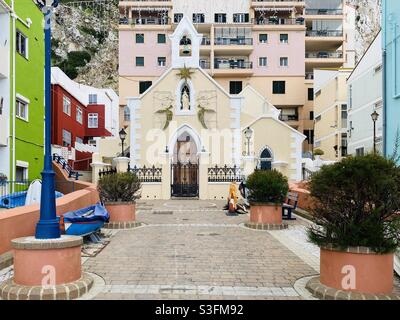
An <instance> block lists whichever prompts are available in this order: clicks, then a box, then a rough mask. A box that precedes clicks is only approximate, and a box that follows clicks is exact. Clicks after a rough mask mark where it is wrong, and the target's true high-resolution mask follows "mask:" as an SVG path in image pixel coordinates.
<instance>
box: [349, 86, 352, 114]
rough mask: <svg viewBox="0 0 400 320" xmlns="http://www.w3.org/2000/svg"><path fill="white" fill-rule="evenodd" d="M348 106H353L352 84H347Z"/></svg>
mask: <svg viewBox="0 0 400 320" xmlns="http://www.w3.org/2000/svg"><path fill="white" fill-rule="evenodd" d="M349 107H350V109H352V108H353V85H350V86H349Z"/></svg>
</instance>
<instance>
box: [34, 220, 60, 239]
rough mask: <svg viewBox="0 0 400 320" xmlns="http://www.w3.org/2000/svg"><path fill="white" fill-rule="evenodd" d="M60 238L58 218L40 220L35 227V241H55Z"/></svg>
mask: <svg viewBox="0 0 400 320" xmlns="http://www.w3.org/2000/svg"><path fill="white" fill-rule="evenodd" d="M59 237H60V222H59V218H56V219H55V220H54V219H53V220H40V221H39V222H38V223H37V225H36V233H35V238H36V239H57V238H59Z"/></svg>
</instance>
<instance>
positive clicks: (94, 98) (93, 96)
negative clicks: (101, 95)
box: [89, 94, 97, 104]
mask: <svg viewBox="0 0 400 320" xmlns="http://www.w3.org/2000/svg"><path fill="white" fill-rule="evenodd" d="M89 104H97V94H89Z"/></svg>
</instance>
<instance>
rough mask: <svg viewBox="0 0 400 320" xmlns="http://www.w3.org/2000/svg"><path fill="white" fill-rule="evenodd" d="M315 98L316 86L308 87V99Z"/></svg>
mask: <svg viewBox="0 0 400 320" xmlns="http://www.w3.org/2000/svg"><path fill="white" fill-rule="evenodd" d="M313 100H314V88H308V101H313Z"/></svg>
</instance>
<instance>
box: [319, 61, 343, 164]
mask: <svg viewBox="0 0 400 320" xmlns="http://www.w3.org/2000/svg"><path fill="white" fill-rule="evenodd" d="M350 73H351V69H337V70H315V71H314V86H315V107H314V108H315V111H314V112H315V142H314V149H321V150H322V151H323V152H324V155H323V156H322V157H321V158H322V159H324V160H330V161H336V160H340V159H342V158H343V157H346V156H347V111H348V110H347V101H348V100H347V78H348V77H349V75H350Z"/></svg>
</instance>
